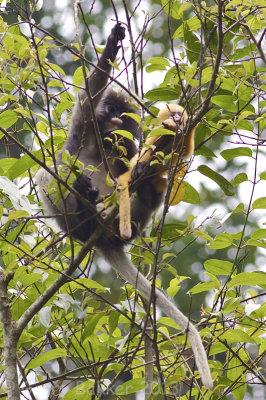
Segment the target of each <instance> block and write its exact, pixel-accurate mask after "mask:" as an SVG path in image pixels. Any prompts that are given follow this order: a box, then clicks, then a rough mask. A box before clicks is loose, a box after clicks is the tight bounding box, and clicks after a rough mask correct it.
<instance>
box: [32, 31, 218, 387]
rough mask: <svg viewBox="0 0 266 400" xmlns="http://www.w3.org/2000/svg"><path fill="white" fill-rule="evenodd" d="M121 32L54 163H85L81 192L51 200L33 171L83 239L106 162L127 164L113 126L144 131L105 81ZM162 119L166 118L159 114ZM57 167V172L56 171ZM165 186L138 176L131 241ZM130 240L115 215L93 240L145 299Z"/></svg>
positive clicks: (205, 375)
mask: <svg viewBox="0 0 266 400" xmlns="http://www.w3.org/2000/svg"><path fill="white" fill-rule="evenodd" d="M124 37H125V29H124V28H123V27H122V26H121V24H120V23H118V24H116V25H115V26H114V28H113V29H112V31H111V34H110V35H109V37H108V39H107V43H106V47H105V49H104V51H103V53H102V55H101V57H100V59H99V62H98V64H97V67H96V68H95V69H94V70H93V71H92V72H91V73H90V75H89V76H88V78H87V80H86V85H85V88H84V89H82V90H80V92H79V94H78V98H77V102H76V105H75V107H74V110H73V115H72V121H71V124H70V129H69V134H68V138H67V141H66V144H65V147H64V149H63V152H62V153H61V154H60V155H59V158H58V160H57V167H58V166H60V165H62V163H63V157H64V155H63V153H64V151H65V150H67V151H68V152H69V153H70V155H72V156H75V158H76V159H78V160H79V161H81V162H82V163H83V164H84V170H83V172H82V174H80V175H79V176H78V177H77V178H76V180H75V181H74V184H73V187H74V189H75V190H76V191H77V192H78V193H79V195H80V196H78V197H76V196H75V195H74V194H73V193H71V192H68V193H67V194H65V192H64V191H61V194H64V196H63V199H61V200H60V201H58V200H57V201H55V195H53V194H51V192H50V191H49V186H50V184H51V182H52V181H53V177H52V176H51V174H49V172H47V171H46V170H44V169H41V170H40V171H39V172H38V173H37V175H36V181H37V184H38V186H39V187H40V188H41V194H42V200H43V203H44V206H45V208H46V209H47V212H48V213H49V214H50V215H54V216H55V218H56V220H57V222H58V224H59V226H60V228H61V229H62V230H63V231H64V232H66V233H67V234H68V235H69V236H71V237H73V238H74V239H77V240H79V241H81V242H85V241H86V240H88V239H89V238H90V236H91V234H92V233H93V232H94V230H95V228H96V226H98V224H99V220H98V217H99V214H101V217H102V218H104V213H101V207H100V206H99V201H101V203H100V204H103V201H102V199H103V198H104V197H105V196H107V195H109V194H110V191H111V189H110V186H108V185H107V181H106V175H107V171H106V164H107V167H108V169H109V172H110V173H111V175H112V176H113V177H114V178H118V177H119V176H120V175H122V174H123V173H124V172H126V171H127V169H128V168H127V167H126V164H125V163H124V162H122V161H121V154H120V153H119V148H117V146H115V145H113V144H114V142H115V138H116V134H114V133H113V131H114V130H117V129H122V130H127V131H129V132H131V133H132V135H133V137H134V139H135V140H139V139H140V137H141V135H142V131H141V129H140V127H139V126H138V124H137V123H136V122H135V121H134V119H132V118H130V116H128V115H126V113H132V112H133V113H136V108H134V107H132V101H131V99H130V97H129V96H128V95H127V94H126V93H125V92H124V91H120V92H117V91H115V90H114V89H113V88H111V87H110V86H108V77H109V75H110V72H111V66H112V65H111V64H112V63H113V62H114V61H115V58H116V55H117V52H118V50H119V48H120V46H119V42H120V41H121V40H123V39H124ZM184 115H185V113H183V120H184ZM162 119H166V118H164V117H162ZM97 132H98V133H100V136H101V140H102V143H103V147H104V151H105V157H106V160H107V162H104V159H103V155H102V154H101V151H100V147H99V143H98V139H97ZM118 142H119V144H120V149H121V148H123V149H124V152H123V153H124V154H123V155H124V157H126V158H127V160H128V161H129V160H131V159H132V158H133V157H134V155H135V154H137V147H136V144H135V142H134V141H132V140H130V139H127V138H125V137H122V138H121V139H119V140H118ZM91 165H92V166H94V167H96V168H97V170H94V171H93V172H92V171H91V169H90V168H86V167H88V166H91ZM57 167H56V168H55V171H57V170H58V169H57ZM94 169H95V168H94ZM140 169H141V168H140ZM142 172H143V171H142V170H141V171H140V172H139V168H138V167H137V165H136V166H135V167H134V168H133V169H132V171H131V173H132V176H133V177H134V179H137V178H138V177H139V176H140V174H141V173H142ZM158 178H160V176H158ZM164 189H165V188H163V189H162V190H158V187H157V186H156V176H153V177H151V176H147V177H145V176H144V177H142V179H141V182H140V184H139V185H138V186H137V188H136V190H135V193H134V195H133V196H131V199H130V213H131V228H132V236H131V240H132V239H134V238H135V237H137V236H138V235H139V234H140V233H141V231H142V230H143V228H144V227H145V226H146V224H147V222H148V220H149V219H150V217H151V214H152V212H153V211H154V210H155V209H156V208H158V206H159V205H160V204H161V203H162V201H163V198H164ZM82 199H85V200H87V201H88V202H89V205H90V206H88V205H86V202H82V201H81V200H82ZM105 211H106V210H104V212H105ZM128 242H129V240H124V239H123V238H121V237H120V235H119V216H118V217H117V218H115V220H114V221H113V222H112V223H110V224H108V225H107V224H106V226H104V228H103V233H102V236H101V237H100V238H99V239H98V241H97V242H96V247H97V248H98V249H99V251H100V252H101V253H102V255H103V256H104V257H105V259H106V260H107V261H108V262H109V263H110V264H111V266H112V267H113V268H114V269H115V270H116V271H117V272H118V273H119V274H120V275H121V276H122V277H123V278H124V279H125V280H126V281H128V282H129V283H130V284H132V285H133V286H134V287H135V288H136V289H137V290H139V291H140V292H141V293H142V294H143V295H144V296H145V297H146V298H148V299H149V298H150V296H151V284H150V282H149V281H148V279H146V278H145V277H144V276H143V275H142V274H141V272H140V271H139V270H138V269H137V268H136V267H135V266H134V265H133V264H132V263H131V262H130V261H129V259H128V258H127V256H126V254H125V253H124V251H123V247H124V245H125V244H127V243H128ZM155 296H156V299H155V304H156V306H158V307H159V308H160V309H161V310H162V311H163V312H164V313H165V314H166V315H167V316H168V317H170V318H171V319H172V320H173V321H175V322H176V323H177V324H178V325H179V326H180V327H181V328H182V329H183V330H184V331H185V332H186V333H187V335H188V337H189V339H190V342H191V346H192V349H193V352H194V355H195V360H196V365H197V368H198V371H199V373H200V376H201V379H202V382H203V384H204V385H205V386H206V387H207V388H209V389H212V388H213V382H212V378H211V374H210V370H209V366H208V360H207V356H206V353H205V350H204V347H203V344H202V341H201V338H200V335H199V333H198V331H197V329H196V328H195V327H194V325H193V324H192V323H191V322H190V321H189V320H188V318H187V317H186V316H185V315H183V314H182V313H181V311H179V310H178V309H177V308H176V306H175V305H174V304H172V303H171V302H170V301H169V300H168V299H167V297H166V295H165V294H164V293H163V292H161V291H160V290H158V289H155Z"/></svg>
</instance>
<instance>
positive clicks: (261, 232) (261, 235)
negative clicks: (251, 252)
mask: <svg viewBox="0 0 266 400" xmlns="http://www.w3.org/2000/svg"><path fill="white" fill-rule="evenodd" d="M251 237H252V239H255V240H257V239H266V229H262V228H261V229H256V230H255V231H253V232H252V234H251Z"/></svg>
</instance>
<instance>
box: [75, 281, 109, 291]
mask: <svg viewBox="0 0 266 400" xmlns="http://www.w3.org/2000/svg"><path fill="white" fill-rule="evenodd" d="M80 284H81V285H82V286H80ZM69 285H70V286H71V289H72V290H74V289H80V288H81V287H84V286H85V287H86V288H88V289H97V291H99V292H106V291H108V288H105V287H104V286H102V285H100V284H99V283H98V282H96V281H93V280H92V279H89V278H80V279H76V280H75V282H70V284H69Z"/></svg>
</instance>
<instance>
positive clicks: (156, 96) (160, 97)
mask: <svg viewBox="0 0 266 400" xmlns="http://www.w3.org/2000/svg"><path fill="white" fill-rule="evenodd" d="M179 93H180V90H176V89H171V88H156V89H152V90H149V91H148V92H147V93H146V94H145V97H146V99H149V100H154V101H169V100H177V99H178V96H179Z"/></svg>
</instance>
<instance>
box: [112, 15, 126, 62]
mask: <svg viewBox="0 0 266 400" xmlns="http://www.w3.org/2000/svg"><path fill="white" fill-rule="evenodd" d="M124 38H125V28H124V27H123V26H122V25H121V23H120V22H118V23H117V24H116V25H115V26H114V27H113V29H112V30H111V33H110V36H109V38H108V44H109V45H111V47H112V49H113V55H112V56H113V57H112V58H113V60H114V59H115V57H116V54H117V52H118V50H119V49H120V46H119V45H118V42H119V41H121V40H123V39H124Z"/></svg>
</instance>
